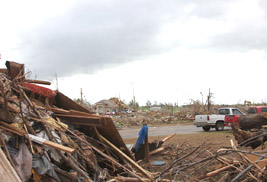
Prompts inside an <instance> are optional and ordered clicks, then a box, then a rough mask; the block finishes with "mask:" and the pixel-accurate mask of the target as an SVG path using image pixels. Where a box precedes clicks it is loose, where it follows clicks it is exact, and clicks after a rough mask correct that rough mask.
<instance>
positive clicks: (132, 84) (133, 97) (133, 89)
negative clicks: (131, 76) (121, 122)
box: [132, 82, 136, 111]
mask: <svg viewBox="0 0 267 182" xmlns="http://www.w3.org/2000/svg"><path fill="white" fill-rule="evenodd" d="M132 85H133V82H132ZM133 106H134V111H135V109H136V105H135V96H134V86H133Z"/></svg>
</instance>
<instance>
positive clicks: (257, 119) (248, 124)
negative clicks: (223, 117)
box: [238, 114, 267, 129]
mask: <svg viewBox="0 0 267 182" xmlns="http://www.w3.org/2000/svg"><path fill="white" fill-rule="evenodd" d="M238 123H239V125H240V127H241V128H242V129H252V128H261V127H262V125H266V124H267V119H266V118H265V117H264V114H248V115H241V116H240V117H239V118H238Z"/></svg>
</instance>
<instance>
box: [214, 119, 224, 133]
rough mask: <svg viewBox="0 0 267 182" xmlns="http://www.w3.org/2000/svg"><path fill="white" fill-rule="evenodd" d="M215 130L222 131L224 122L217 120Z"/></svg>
mask: <svg viewBox="0 0 267 182" xmlns="http://www.w3.org/2000/svg"><path fill="white" fill-rule="evenodd" d="M215 129H216V131H223V129H224V123H223V122H221V121H219V122H217V123H216V127H215Z"/></svg>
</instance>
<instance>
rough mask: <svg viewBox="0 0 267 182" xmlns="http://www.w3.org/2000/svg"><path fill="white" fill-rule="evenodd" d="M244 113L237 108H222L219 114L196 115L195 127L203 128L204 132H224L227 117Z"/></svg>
mask: <svg viewBox="0 0 267 182" xmlns="http://www.w3.org/2000/svg"><path fill="white" fill-rule="evenodd" d="M241 114H242V112H241V111H240V110H239V109H237V108H220V109H219V110H218V114H211V115H196V116H195V122H194V125H196V126H197V127H202V128H203V130H204V131H209V130H210V128H215V129H216V130H217V131H223V129H224V125H225V124H224V123H225V120H224V118H225V116H226V115H241Z"/></svg>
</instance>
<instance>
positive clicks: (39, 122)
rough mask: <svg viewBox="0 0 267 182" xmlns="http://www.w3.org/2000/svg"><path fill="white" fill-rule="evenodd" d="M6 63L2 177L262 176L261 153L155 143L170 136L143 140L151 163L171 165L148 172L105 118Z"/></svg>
mask: <svg viewBox="0 0 267 182" xmlns="http://www.w3.org/2000/svg"><path fill="white" fill-rule="evenodd" d="M6 66H7V69H0V93H1V95H0V132H1V134H0V144H1V148H0V158H1V159H0V175H1V176H2V179H5V180H7V181H36V182H37V181H64V182H68V181H69V182H74V181H78V182H81V181H109V182H112V181H179V180H180V181H200V180H204V181H240V180H245V181H267V180H266V161H265V158H266V157H267V156H266V153H267V151H264V150H261V151H252V150H250V149H248V148H238V147H236V146H235V145H234V142H232V148H221V149H219V150H217V151H210V149H209V146H210V145H207V144H205V143H203V144H201V145H199V146H198V147H195V146H190V145H188V144H186V143H184V144H182V145H180V146H178V147H175V146H173V145H163V143H164V142H165V141H166V140H167V139H168V138H170V137H171V136H170V137H167V138H166V139H163V140H162V141H161V142H159V143H154V144H151V143H150V145H151V146H152V145H153V149H152V147H151V148H150V149H149V152H150V153H149V155H150V156H151V161H152V160H153V161H155V160H157V159H169V161H171V162H169V163H167V164H165V165H164V166H163V167H162V168H160V171H156V172H153V173H152V172H149V171H148V170H147V169H146V167H147V166H146V165H143V163H144V161H143V160H142V159H143V156H141V157H139V158H138V159H141V160H140V161H137V162H136V161H135V159H134V157H133V155H132V153H131V151H129V149H128V148H127V147H126V145H125V143H124V142H123V140H122V138H121V136H120V134H119V133H118V130H117V129H116V127H115V125H114V123H113V121H112V119H111V118H110V117H102V116H99V115H96V114H92V113H91V112H90V111H89V110H87V109H85V108H83V107H81V106H80V105H78V104H77V103H75V102H73V101H72V100H71V99H69V98H68V97H66V96H65V95H64V94H62V93H60V92H58V91H52V90H50V89H48V88H46V87H42V86H39V85H37V84H46V85H47V84H50V83H49V82H46V81H40V80H29V79H26V77H25V75H27V73H26V74H25V73H24V65H23V64H18V63H15V62H8V61H7V62H6ZM166 117H167V116H166ZM139 119H140V120H141V118H139ZM235 131H236V130H235ZM237 132H239V133H241V134H240V135H242V132H240V131H239V130H237ZM242 136H243V135H242ZM261 136H264V137H261V138H260V137H256V138H260V139H262V140H261V141H262V142H261V143H264V141H265V140H264V139H265V136H267V135H261ZM252 137H254V138H255V136H254V135H253V136H252ZM245 140H248V141H249V142H250V141H251V139H250V138H245ZM257 141H258V140H257ZM239 142H240V141H239ZM249 142H247V143H249ZM241 143H242V142H241ZM150 145H149V147H150ZM252 157H254V158H255V157H256V159H253V158H252ZM142 166H144V167H142ZM148 168H149V167H148Z"/></svg>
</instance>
